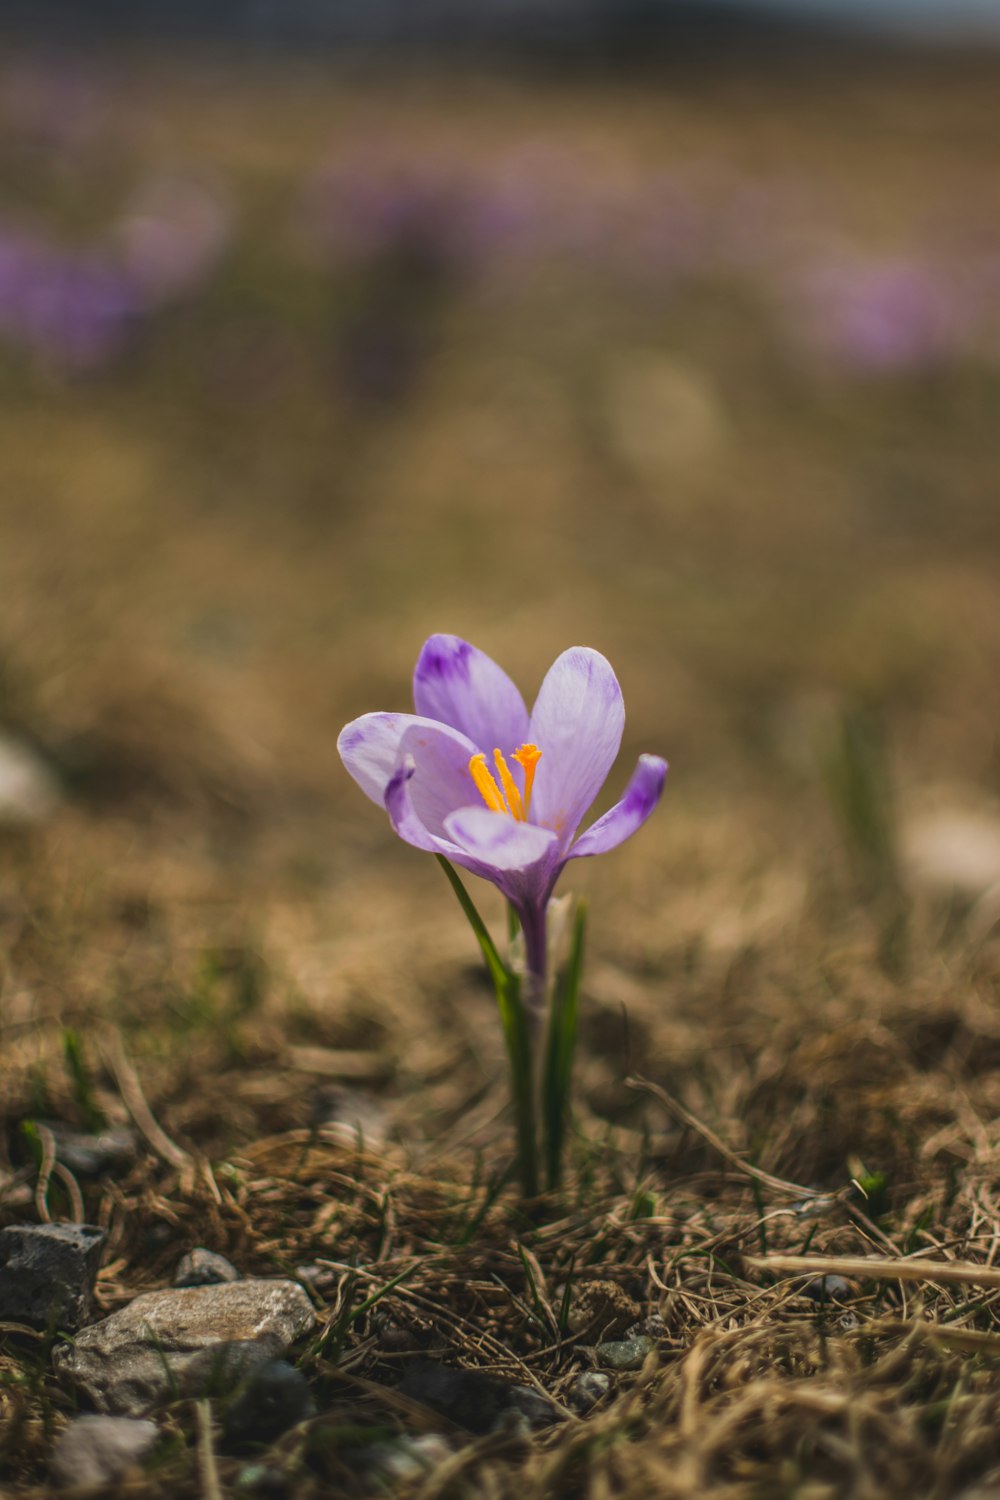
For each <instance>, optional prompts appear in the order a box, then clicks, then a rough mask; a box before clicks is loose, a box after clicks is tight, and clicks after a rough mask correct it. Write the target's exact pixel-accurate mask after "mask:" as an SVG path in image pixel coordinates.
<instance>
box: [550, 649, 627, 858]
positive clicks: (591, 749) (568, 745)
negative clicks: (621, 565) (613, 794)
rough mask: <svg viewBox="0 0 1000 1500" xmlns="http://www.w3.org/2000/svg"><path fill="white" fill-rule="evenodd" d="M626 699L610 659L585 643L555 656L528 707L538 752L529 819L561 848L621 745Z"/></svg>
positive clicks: (591, 799) (567, 841) (600, 784)
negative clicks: (547, 830)
mask: <svg viewBox="0 0 1000 1500" xmlns="http://www.w3.org/2000/svg"><path fill="white" fill-rule="evenodd" d="M624 727H625V705H624V703H623V702H622V690H621V688H620V687H619V686H618V679H617V677H616V676H615V674H614V672H613V671H612V670H611V663H610V662H608V661H607V660H605V658H604V657H603V656H602V655H601V654H600V652H599V651H592V650H591V649H590V648H589V647H588V646H573V647H572V648H571V649H570V650H569V651H564V652H563V654H562V656H560V657H557V659H556V660H555V661H554V662H553V664H552V666H551V667H550V668H549V670H548V672H547V673H546V676H545V681H544V682H543V683H542V686H541V688H540V690H539V693H538V698H537V699H536V701H535V706H534V708H533V709H532V712H531V723H530V726H529V728H528V738H529V740H530V741H531V742H532V743H534V744H536V745H537V746H538V747H539V749H540V750H541V752H542V757H541V760H540V761H539V762H538V770H537V772H536V775H535V786H534V791H533V792H532V797H531V820H532V822H533V823H541V824H544V826H545V827H546V828H553V829H555V831H556V832H557V833H558V835H559V839H560V843H561V844H562V847H563V848H565V847H566V845H567V844H568V843H569V840H570V839H571V838H572V837H573V834H574V833H575V832H576V829H577V825H578V824H579V822H580V819H581V818H582V817H583V815H584V813H585V812H586V811H587V808H588V807H589V806H590V804H591V803H592V802H593V800H594V798H595V797H596V796H597V794H598V792H599V791H600V790H601V787H602V786H603V785H604V781H605V778H606V777H607V774H608V772H609V771H610V770H611V767H612V765H613V764H614V760H615V756H616V755H617V754H618V748H619V746H620V745H621V740H622V731H623V729H624Z"/></svg>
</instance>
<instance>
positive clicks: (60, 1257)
mask: <svg viewBox="0 0 1000 1500" xmlns="http://www.w3.org/2000/svg"><path fill="white" fill-rule="evenodd" d="M105 1239H106V1235H105V1233H104V1230H103V1229H98V1228H97V1227H96V1226H95V1225H93V1224H11V1225H10V1226H9V1227H8V1228H7V1229H0V1322H10V1323H28V1324H30V1325H31V1327H33V1328H48V1327H50V1326H51V1327H54V1328H58V1329H62V1330H63V1331H64V1332H68V1333H72V1332H73V1331H74V1330H75V1329H77V1328H79V1327H80V1325H81V1323H83V1322H85V1321H86V1319H87V1316H88V1314H89V1312H90V1302H91V1298H92V1297H93V1294H94V1282H95V1280H96V1278H97V1268H98V1266H99V1264H100V1260H101V1248H102V1246H103V1244H104V1241H105Z"/></svg>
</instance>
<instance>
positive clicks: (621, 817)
mask: <svg viewBox="0 0 1000 1500" xmlns="http://www.w3.org/2000/svg"><path fill="white" fill-rule="evenodd" d="M666 775H667V763H666V761H665V760H661V759H660V757H659V756H658V755H640V756H639V763H638V765H637V766H636V768H635V770H634V772H633V773H632V780H631V781H630V782H629V784H628V786H627V787H626V788H625V795H624V796H623V797H622V799H621V801H620V802H616V803H615V805H614V807H612V808H609V810H608V811H607V812H606V813H605V814H604V816H603V817H601V818H598V819H597V822H596V823H592V824H591V826H590V827H589V828H588V829H587V830H586V832H584V833H581V835H580V837H579V838H578V839H577V841H576V843H575V844H574V845H573V847H572V849H570V851H569V855H568V858H569V859H583V858H585V857H586V856H587V855H588V854H606V853H607V852H608V850H609V849H616V848H617V847H618V845H619V844H623V843H624V842H625V840H626V839H630V838H631V837H632V835H633V833H635V832H636V830H637V829H639V828H641V827H642V825H643V823H645V821H646V819H647V818H648V817H649V815H650V813H651V812H652V811H653V809H654V807H655V806H656V804H657V803H658V802H659V800H660V797H661V795H662V793H663V783H664V781H665V779H666Z"/></svg>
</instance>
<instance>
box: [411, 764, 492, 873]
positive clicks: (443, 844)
mask: <svg viewBox="0 0 1000 1500" xmlns="http://www.w3.org/2000/svg"><path fill="white" fill-rule="evenodd" d="M415 775H416V765H415V764H414V761H413V759H412V757H411V756H407V757H406V758H405V759H404V760H403V761H402V762H401V764H400V765H399V766H398V767H397V769H396V770H395V772H394V773H393V775H392V777H391V778H390V781H389V785H388V787H387V788H386V792H385V810H386V812H387V813H388V814H389V821H390V822H391V824H392V826H393V828H394V829H395V831H396V832H397V833H398V834H399V837H400V838H401V839H403V840H404V842H406V843H407V844H412V845H413V847H414V848H415V849H426V850H427V852H428V853H429V854H442V855H443V856H444V857H445V859H450V860H451V861H452V863H453V864H458V865H461V866H462V867H463V869H466V870H469V871H470V872H471V873H472V874H473V875H481V876H482V877H483V878H484V879H485V880H489V879H490V878H491V872H490V870H489V869H487V868H485V867H484V866H483V865H482V864H481V863H480V862H479V860H477V859H475V858H473V856H472V855H470V854H468V853H466V851H465V850H464V849H461V848H459V846H458V845H457V844H454V843H452V841H451V840H450V839H448V838H442V837H440V836H439V835H438V834H434V833H431V831H430V830H429V829H428V828H427V826H426V825H425V824H424V822H423V820H422V819H421V818H420V816H419V814H418V813H417V811H416V809H415V808H414V805H413V798H412V796H411V788H412V786H413V780H414V777H415Z"/></svg>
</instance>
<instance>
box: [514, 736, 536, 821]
mask: <svg viewBox="0 0 1000 1500" xmlns="http://www.w3.org/2000/svg"><path fill="white" fill-rule="evenodd" d="M541 758H542V752H541V751H540V750H539V748H538V746H537V745H522V746H521V748H520V750H515V751H514V754H513V755H512V756H511V759H512V760H516V761H517V763H518V765H519V766H521V767H522V769H523V770H524V813H523V816H524V817H525V818H526V817H527V816H528V808H529V807H530V805H531V788H532V786H533V785H534V781H535V767H536V766H537V765H538V762H539V761H540V760H541Z"/></svg>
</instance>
